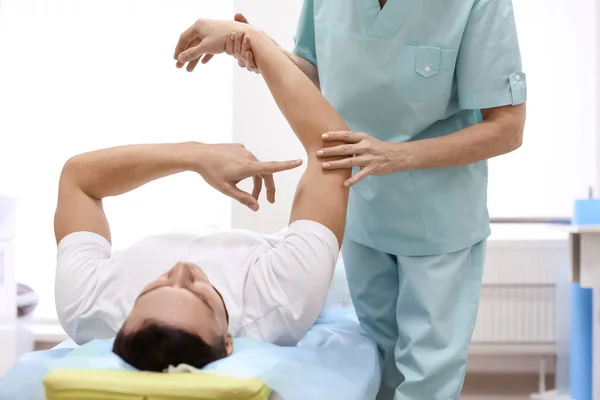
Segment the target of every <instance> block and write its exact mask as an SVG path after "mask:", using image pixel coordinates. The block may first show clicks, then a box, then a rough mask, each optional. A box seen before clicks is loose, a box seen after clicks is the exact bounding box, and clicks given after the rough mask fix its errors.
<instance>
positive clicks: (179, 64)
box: [175, 61, 185, 68]
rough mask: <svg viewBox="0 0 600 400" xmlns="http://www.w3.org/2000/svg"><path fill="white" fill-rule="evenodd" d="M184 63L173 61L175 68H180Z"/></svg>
mask: <svg viewBox="0 0 600 400" xmlns="http://www.w3.org/2000/svg"><path fill="white" fill-rule="evenodd" d="M184 65H185V64H184V63H182V62H179V61H177V63H175V66H176V67H177V68H181V67H183V66H184Z"/></svg>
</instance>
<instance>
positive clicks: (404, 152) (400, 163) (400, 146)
mask: <svg viewBox="0 0 600 400" xmlns="http://www.w3.org/2000/svg"><path fill="white" fill-rule="evenodd" d="M389 145H390V146H391V147H392V154H393V157H392V160H393V162H392V164H393V166H392V168H393V170H394V172H402V171H409V170H411V169H416V166H415V148H414V146H413V143H412V142H406V143H390V144H389Z"/></svg>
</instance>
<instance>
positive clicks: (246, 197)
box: [223, 184, 258, 211]
mask: <svg viewBox="0 0 600 400" xmlns="http://www.w3.org/2000/svg"><path fill="white" fill-rule="evenodd" d="M223 193H225V194H226V195H227V196H229V197H231V198H232V199H234V200H237V201H239V202H240V203H241V204H243V205H245V206H246V207H248V208H249V209H251V210H252V211H258V201H256V199H255V198H254V197H252V195H251V194H250V193H246V192H244V191H243V190H240V189H239V188H238V187H237V186H235V185H233V184H231V185H228V186H227V187H226V188H225V189H224V190H223Z"/></svg>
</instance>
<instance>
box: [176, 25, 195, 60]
mask: <svg viewBox="0 0 600 400" xmlns="http://www.w3.org/2000/svg"><path fill="white" fill-rule="evenodd" d="M194 32H195V29H194V25H192V26H190V27H189V28H188V29H187V30H186V31H185V32H183V33H182V34H181V36H179V41H178V42H177V46H176V47H175V54H173V58H174V59H176V60H178V59H179V55H180V54H181V53H182V52H183V51H184V50H185V49H186V48H187V45H188V43H189V42H191V41H192V40H194V39H195V38H196V34H195V33H194Z"/></svg>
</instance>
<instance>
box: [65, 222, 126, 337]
mask: <svg viewBox="0 0 600 400" xmlns="http://www.w3.org/2000/svg"><path fill="white" fill-rule="evenodd" d="M112 267H113V260H112V259H111V245H110V243H109V242H108V241H107V240H106V239H105V238H104V237H102V236H100V235H98V234H96V233H92V232H74V233H71V234H70V235H68V236H66V237H65V238H63V239H62V240H61V241H60V243H59V244H58V254H57V268H56V279H55V302H56V311H57V314H58V319H59V321H60V323H61V325H62V327H63V329H64V330H65V332H66V333H67V334H68V335H69V337H70V338H71V339H73V341H74V342H75V343H77V344H83V343H87V342H89V341H90V340H92V339H100V338H110V337H114V336H115V334H116V332H117V330H118V329H119V327H118V326H113V325H115V324H111V321H112V319H111V318H107V317H108V316H110V314H111V312H114V311H115V310H112V309H111V307H112V306H111V305H110V304H109V303H106V302H104V303H103V302H98V301H97V299H98V296H99V295H100V293H101V286H102V284H101V283H102V280H103V277H104V276H106V274H107V272H108V270H109V269H111V268H112ZM105 303H106V304H105Z"/></svg>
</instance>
